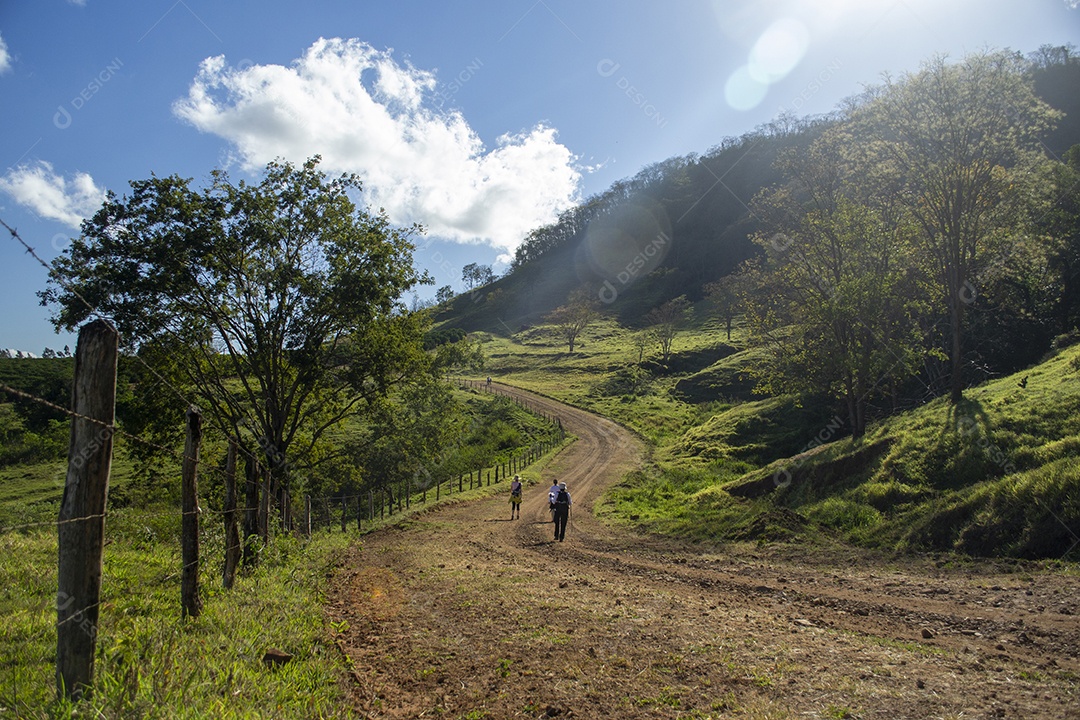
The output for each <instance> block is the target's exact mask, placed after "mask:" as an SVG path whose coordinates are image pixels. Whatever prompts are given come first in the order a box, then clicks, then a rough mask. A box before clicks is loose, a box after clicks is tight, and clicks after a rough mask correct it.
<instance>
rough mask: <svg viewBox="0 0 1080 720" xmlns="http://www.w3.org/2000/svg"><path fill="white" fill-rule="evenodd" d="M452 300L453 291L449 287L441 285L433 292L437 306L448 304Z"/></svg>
mask: <svg viewBox="0 0 1080 720" xmlns="http://www.w3.org/2000/svg"><path fill="white" fill-rule="evenodd" d="M453 299H454V289H453V288H452V287H450V286H449V285H443V286H442V287H441V288H439V289H438V290H436V291H435V302H436V303H437V304H439V305H442V304H443V303H448V302H450V301H451V300H453Z"/></svg>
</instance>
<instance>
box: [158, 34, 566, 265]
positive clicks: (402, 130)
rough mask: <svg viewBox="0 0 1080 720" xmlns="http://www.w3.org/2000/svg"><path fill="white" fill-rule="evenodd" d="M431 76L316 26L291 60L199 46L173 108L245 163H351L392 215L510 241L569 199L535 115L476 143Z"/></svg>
mask: <svg viewBox="0 0 1080 720" xmlns="http://www.w3.org/2000/svg"><path fill="white" fill-rule="evenodd" d="M436 85H437V81H436V76H435V74H434V73H432V72H428V71H426V70H421V69H417V68H415V67H413V66H412V65H411V64H409V63H405V64H399V63H397V62H395V61H394V59H393V58H392V57H391V55H390V51H385V52H384V51H379V50H376V49H374V48H373V47H371V46H370V45H368V44H367V43H365V42H362V41H360V40H356V39H349V40H342V39H329V40H327V39H322V38H320V39H319V40H318V41H316V42H315V43H314V44H313V45H312V46H311V47H310V48H308V50H307V51H306V52H305V53H304V55H303V57H301V58H299V59H298V60H296V61H294V62H293V63H292V65H291V66H290V67H283V66H281V65H250V66H244V64H243V63H242V64H241V67H236V68H233V67H229V66H228V65H227V64H226V62H225V58H224V57H223V56H218V57H212V58H207V59H206V60H204V61H203V63H202V65H201V67H200V69H199V73H198V75H197V76H196V77H195V79H194V81H193V82H192V85H191V87H190V89H189V91H188V95H187V97H186V98H182V99H180V100H178V101H177V102H176V103H175V104H174V107H173V111H174V112H175V113H176V115H177V116H178V117H180V118H182V119H184V120H186V121H187V122H189V123H191V124H192V125H194V126H195V127H196V128H198V129H199V130H201V131H203V132H208V133H213V134H215V135H218V136H220V137H222V138H224V139H226V140H228V141H229V142H231V143H233V144H234V145H235V147H236V149H237V151H238V153H239V155H240V156H241V158H242V161H243V163H244V165H245V166H246V167H248V168H249V169H254V168H256V167H258V166H261V165H264V164H265V163H266V162H268V161H269V160H272V159H274V158H277V157H284V158H286V159H289V160H292V161H294V162H299V161H302V160H303V159H305V158H307V157H310V156H312V155H315V154H319V155H321V156H322V157H323V166H324V168H325V169H326V170H328V171H331V172H355V173H357V174H358V175H359V176H360V177H361V178H362V179H363V180H364V195H365V196H366V197H365V198H364V200H365V202H366V203H367V204H369V205H371V206H375V207H383V208H385V209H386V211H387V213H388V214H389V215H390V218H391V220H393V221H394V222H397V223H411V222H420V223H423V224H424V225H425V226H426V227H427V228H428V231H429V234H431V235H434V236H439V237H445V238H449V239H452V240H457V241H461V242H487V243H490V244H491V245H493V246H495V247H496V248H499V249H502V250H504V251H505V252H506V253H509V252H512V250H513V249H514V248H515V247H516V246H517V245H518V244H519V243H520V242H521V240H522V239H523V238H524V236H525V235H526V233H528V231H529V230H531V229H533V228H535V227H537V226H539V225H542V224H545V223H548V222H551V221H552V220H554V218H555V217H556V215H557V214H558V212H559V211H560V210H563V209H565V208H566V207H568V206H570V205H571V204H572V203H573V202H574V201H575V200H576V199H577V197H578V189H579V182H580V179H581V174H580V172H579V171H578V169H577V168H576V167H575V157H574V155H573V154H572V153H571V152H570V151H569V150H568V149H567V148H566V147H565V146H564V145H561V144H560V143H559V142H558V141H557V140H556V132H555V130H554V129H553V128H551V127H547V126H544V125H537V126H535V127H533V128H531V129H527V130H524V131H522V132H519V133H514V134H506V135H503V136H502V137H500V138H498V139H497V141H496V146H495V147H493V148H487V147H485V146H484V144H483V142H482V141H481V140H480V138H479V136H478V135H477V134H476V132H475V131H474V130H473V129H472V128H471V127H470V126H469V124H468V123H467V122H466V120H465V118H464V117H463V116H462V115H461V114H460V113H459V112H449V113H446V112H439V111H437V110H436V109H433V108H434V105H435V103H434V102H432V101H433V100H435V99H436V98H435V91H436Z"/></svg>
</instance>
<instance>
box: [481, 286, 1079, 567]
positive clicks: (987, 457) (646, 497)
mask: <svg viewBox="0 0 1080 720" xmlns="http://www.w3.org/2000/svg"><path fill="white" fill-rule="evenodd" d="M701 310H702V311H703V310H704V309H703V308H701ZM634 332H635V331H634V330H633V329H630V328H624V327H621V326H619V325H618V324H617V323H616V322H614V321H612V320H610V319H609V320H606V321H604V322H602V323H599V324H597V325H596V326H594V327H593V328H591V329H590V330H589V331H588V332H587V333H586V337H585V341H584V343H583V345H582V347H581V349H580V351H579V352H575V353H574V354H573V355H570V354H569V353H567V352H566V347H565V345H563V344H562V343H561V342H560V341H559V339H558V338H557V336H556V335H555V334H554V332H553V330H552V329H551V328H547V327H545V326H542V325H540V326H532V327H530V328H528V329H525V330H522V331H519V332H515V333H508V334H505V335H498V334H494V333H482V334H480V335H479V337H480V338H481V339H482V340H483V344H484V349H485V352H486V354H487V356H488V365H489V370H490V372H491V373H492V375H493V376H495V377H497V378H499V379H502V380H505V381H507V382H510V383H514V384H517V385H520V386H522V387H526V388H529V389H532V390H535V391H538V392H541V393H544V394H547V395H550V396H553V397H557V398H559V399H562V400H564V401H567V402H570V403H572V404H574V405H577V406H580V407H585V408H588V409H591V410H594V411H596V412H599V413H601V414H604V415H607V416H610V417H612V418H615V419H616V420H618V421H620V422H622V423H623V424H625V425H627V426H628V427H630V428H632V429H634V430H636V431H637V432H639V433H640V434H641V435H642V436H644V437H645V438H647V439H648V440H650V441H651V443H652V444H653V446H654V452H653V461H652V463H651V464H650V465H649V466H648V467H647V468H646V469H645V470H644V471H642V472H640V473H637V474H635V475H633V476H631V477H629V478H627V479H626V480H625V481H624V482H623V483H622V484H620V485H619V486H618V487H616V488H615V489H614V490H613V491H612V492H611V493H610V494H609V496H608V498H606V501H605V502H604V503H602V504H601V506H600V508H601V512H602V513H603V514H605V515H606V516H607V517H609V518H610V519H611V520H612V521H615V522H621V523H628V524H632V525H634V526H636V527H639V528H640V529H642V530H645V531H651V532H668V533H673V534H676V535H680V536H684V537H687V538H695V539H699V540H703V541H724V540H731V539H759V540H790V539H795V538H801V539H814V538H818V539H826V538H832V539H836V540H840V541H844V542H850V543H854V544H857V545H863V546H873V547H878V548H885V549H895V550H913V551H957V552H961V553H968V554H973V555H991V556H992V555H1003V556H1017V557H1033V558H1034V557H1037V558H1061V557H1068V558H1070V559H1074V560H1075V559H1078V558H1080V549H1078V548H1077V547H1075V546H1074V543H1076V541H1077V540H1078V539H1080V460H1078V459H1077V456H1078V454H1080V453H1078V451H1080V437H1078V436H1077V428H1080V346H1071V347H1064V348H1062V349H1059V350H1057V351H1055V353H1054V354H1053V355H1052V356H1051V357H1049V358H1047V359H1046V360H1045V361H1044V362H1042V363H1040V364H1038V365H1037V366H1035V367H1032V368H1029V369H1027V370H1025V371H1023V372H1020V373H1018V374H1016V375H1012V376H1008V377H1003V378H999V379H996V380H993V381H991V382H988V383H985V384H983V385H981V386H979V387H976V388H972V389H970V390H969V391H968V392H967V393H966V398H967V399H966V401H965V402H964V404H962V405H960V406H958V407H952V406H950V405H949V404H948V403H947V402H945V401H944V399H939V400H937V401H934V402H931V403H929V404H926V405H924V406H922V407H919V408H916V409H914V410H911V411H908V412H905V413H902V414H898V415H895V416H893V417H891V418H888V419H885V420H882V421H880V422H878V423H876V424H873V425H871V428H870V431H869V432H868V433H867V435H866V436H864V437H863V438H860V439H858V440H852V439H851V438H850V437H848V434H849V433H848V431H847V430H846V428H845V422H844V419H843V417H842V416H840V415H837V414H836V412H835V410H834V409H833V408H832V406H831V405H829V404H828V403H823V402H821V401H820V400H816V401H815V400H812V399H797V398H794V397H761V396H752V395H750V394H749V390H750V388H751V386H752V383H751V382H750V381H749V380H748V379H747V378H746V374H745V363H746V361H747V359H748V357H750V355H751V354H752V352H753V351H747V350H740V349H739V348H740V347H741V344H742V341H743V336H742V335H741V333H740V331H739V329H738V328H736V332H735V335H734V336H733V339H732V341H731V342H730V343H729V342H728V341H727V339H726V336H725V335H724V333H723V332H721V330H720V329H719V327H718V326H717V324H716V323H713V322H710V321H707V320H706V321H703V322H700V323H699V324H698V325H697V327H695V328H693V329H691V330H687V331H684V332H683V333H681V334H680V336H679V337H678V338H677V340H676V342H675V347H674V351H675V354H674V356H673V357H672V359H671V361H670V362H669V363H667V364H666V365H665V364H663V363H660V362H658V361H657V359H656V358H655V351H654V350H653V349H652V348H650V349H649V351H648V354H647V356H646V358H645V360H644V362H642V363H640V364H639V363H638V351H637V349H636V348H635V347H634V345H633V342H632V340H633V335H634ZM715 358H719V359H715Z"/></svg>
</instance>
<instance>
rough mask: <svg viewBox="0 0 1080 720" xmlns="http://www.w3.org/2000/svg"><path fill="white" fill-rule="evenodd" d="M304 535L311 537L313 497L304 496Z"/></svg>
mask: <svg viewBox="0 0 1080 720" xmlns="http://www.w3.org/2000/svg"><path fill="white" fill-rule="evenodd" d="M304 535H306V536H307V537H311V496H310V495H304Z"/></svg>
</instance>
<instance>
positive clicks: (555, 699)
mask: <svg viewBox="0 0 1080 720" xmlns="http://www.w3.org/2000/svg"><path fill="white" fill-rule="evenodd" d="M518 392H520V391H518ZM521 395H523V396H527V397H528V398H529V400H530V402H532V403H534V404H536V405H538V406H540V407H542V408H544V409H545V411H547V412H550V413H553V414H558V415H560V416H561V417H562V418H563V423H564V425H565V427H566V428H567V430H568V431H569V432H571V433H572V434H574V435H576V436H577V437H578V438H579V440H578V441H577V442H575V443H574V444H573V445H571V446H569V447H568V448H567V449H565V450H564V451H563V452H562V453H560V454H559V455H558V456H557V457H556V458H555V460H554V461H552V463H551V464H550V465H549V466H548V467H546V468H544V469H543V471H542V472H541V473H539V475H540V481H537V482H535V483H534V484H532V485H529V486H528V487H527V488H526V493H525V502H524V504H523V508H522V513H521V516H522V517H521V519H520V520H514V521H511V520H510V519H509V518H510V507H509V504H508V502H507V500H508V497H504V496H499V497H494V498H488V499H485V500H480V501H475V502H467V503H458V504H454V505H450V506H446V507H443V508H441V509H439V510H436V511H432V512H429V513H426V514H425V515H422V516H420V517H419V518H418V519H416V520H413V521H411V522H409V523H408V524H407V525H406V526H404V527H399V528H395V529H390V530H385V531H382V532H379V533H374V534H371V535H368V536H365V537H364V539H363V542H362V548H358V549H357V550H355V551H354V552H353V553H352V555H351V556H350V557H349V558H347V559H346V561H345V563H344V564H343V566H342V568H341V570H340V572H339V573H338V575H337V576H336V577H335V578H334V581H333V585H332V590H331V593H330V597H329V600H328V608H329V610H328V612H329V614H330V616H331V619H332V620H334V621H335V622H336V623H339V624H338V625H337V626H338V627H342V628H345V629H343V630H342V631H341V633H340V635H339V638H338V642H339V645H340V646H341V648H342V650H343V651H344V652H345V653H346V654H347V656H348V657H349V658H350V659H351V661H352V663H353V667H354V668H355V669H354V672H353V679H354V681H355V682H354V684H353V685H352V686H351V687H350V692H351V693H352V702H353V705H354V706H355V708H356V709H357V710H358V712H359V713H360V714H361V715H362V716H366V717H372V718H420V717H448V718H467V719H470V720H476V719H478V718H540V717H562V718H710V717H711V718H721V717H747V718H807V717H809V718H889V719H890V720H899V719H900V718H1080V657H1078V654H1080V616H1078V614H1080V592H1078V591H1080V578H1078V577H1077V576H1076V575H1075V573H1073V574H1071V575H1068V574H1065V573H1062V572H1061V571H1060V570H1057V571H1053V572H1051V571H1046V570H1044V569H1043V568H1042V567H1041V566H1038V565H1034V564H1017V563H1001V562H998V563H994V562H985V563H970V564H961V565H959V566H957V565H956V564H955V563H946V562H944V561H942V560H937V561H935V559H933V558H922V559H897V558H883V557H874V556H870V555H868V554H866V553H861V552H855V551H845V550H822V549H820V548H817V549H809V550H807V549H803V548H800V547H797V546H791V545H785V546H767V547H754V546H738V547H728V546H721V547H716V548H701V547H687V546H680V545H679V544H677V543H673V542H670V541H664V540H662V539H656V538H642V537H640V536H637V535H632V534H628V533H624V532H620V531H617V530H614V529H612V528H609V527H607V526H605V525H603V524H602V523H600V522H598V521H597V520H596V519H595V518H593V517H592V514H591V512H590V510H591V508H592V504H593V503H594V502H595V501H596V500H597V498H598V497H599V496H600V494H601V492H602V491H603V489H604V488H606V487H607V486H609V485H610V484H611V483H612V482H616V481H618V479H619V478H620V477H621V476H622V475H623V473H625V472H626V471H627V470H628V469H631V468H632V467H634V466H636V465H638V464H639V463H640V462H641V454H642V446H641V444H640V443H639V442H638V441H637V439H636V438H635V437H634V436H633V435H632V434H631V433H629V432H627V431H626V430H624V429H622V428H620V427H619V426H618V425H616V424H615V423H612V422H610V421H608V420H606V419H603V418H598V417H597V416H594V415H591V414H589V413H585V412H583V411H580V410H576V409H574V408H570V407H567V406H565V405H561V404H559V403H556V402H554V401H551V400H548V399H544V398H540V397H537V396H535V395H531V394H528V393H521ZM530 474H531V475H532V478H533V479H535V478H536V475H537V473H535V472H534V473H530ZM556 478H557V479H559V480H564V481H565V482H566V483H567V485H568V486H569V489H570V491H571V493H572V495H573V497H574V511H573V514H572V519H571V523H570V528H569V530H568V532H567V536H566V541H565V542H563V543H556V542H554V541H553V540H552V525H551V523H550V522H549V517H548V513H547V506H546V503H547V500H546V491H547V487H548V485H549V484H550V481H551V480H552V479H556ZM507 492H509V491H507Z"/></svg>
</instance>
